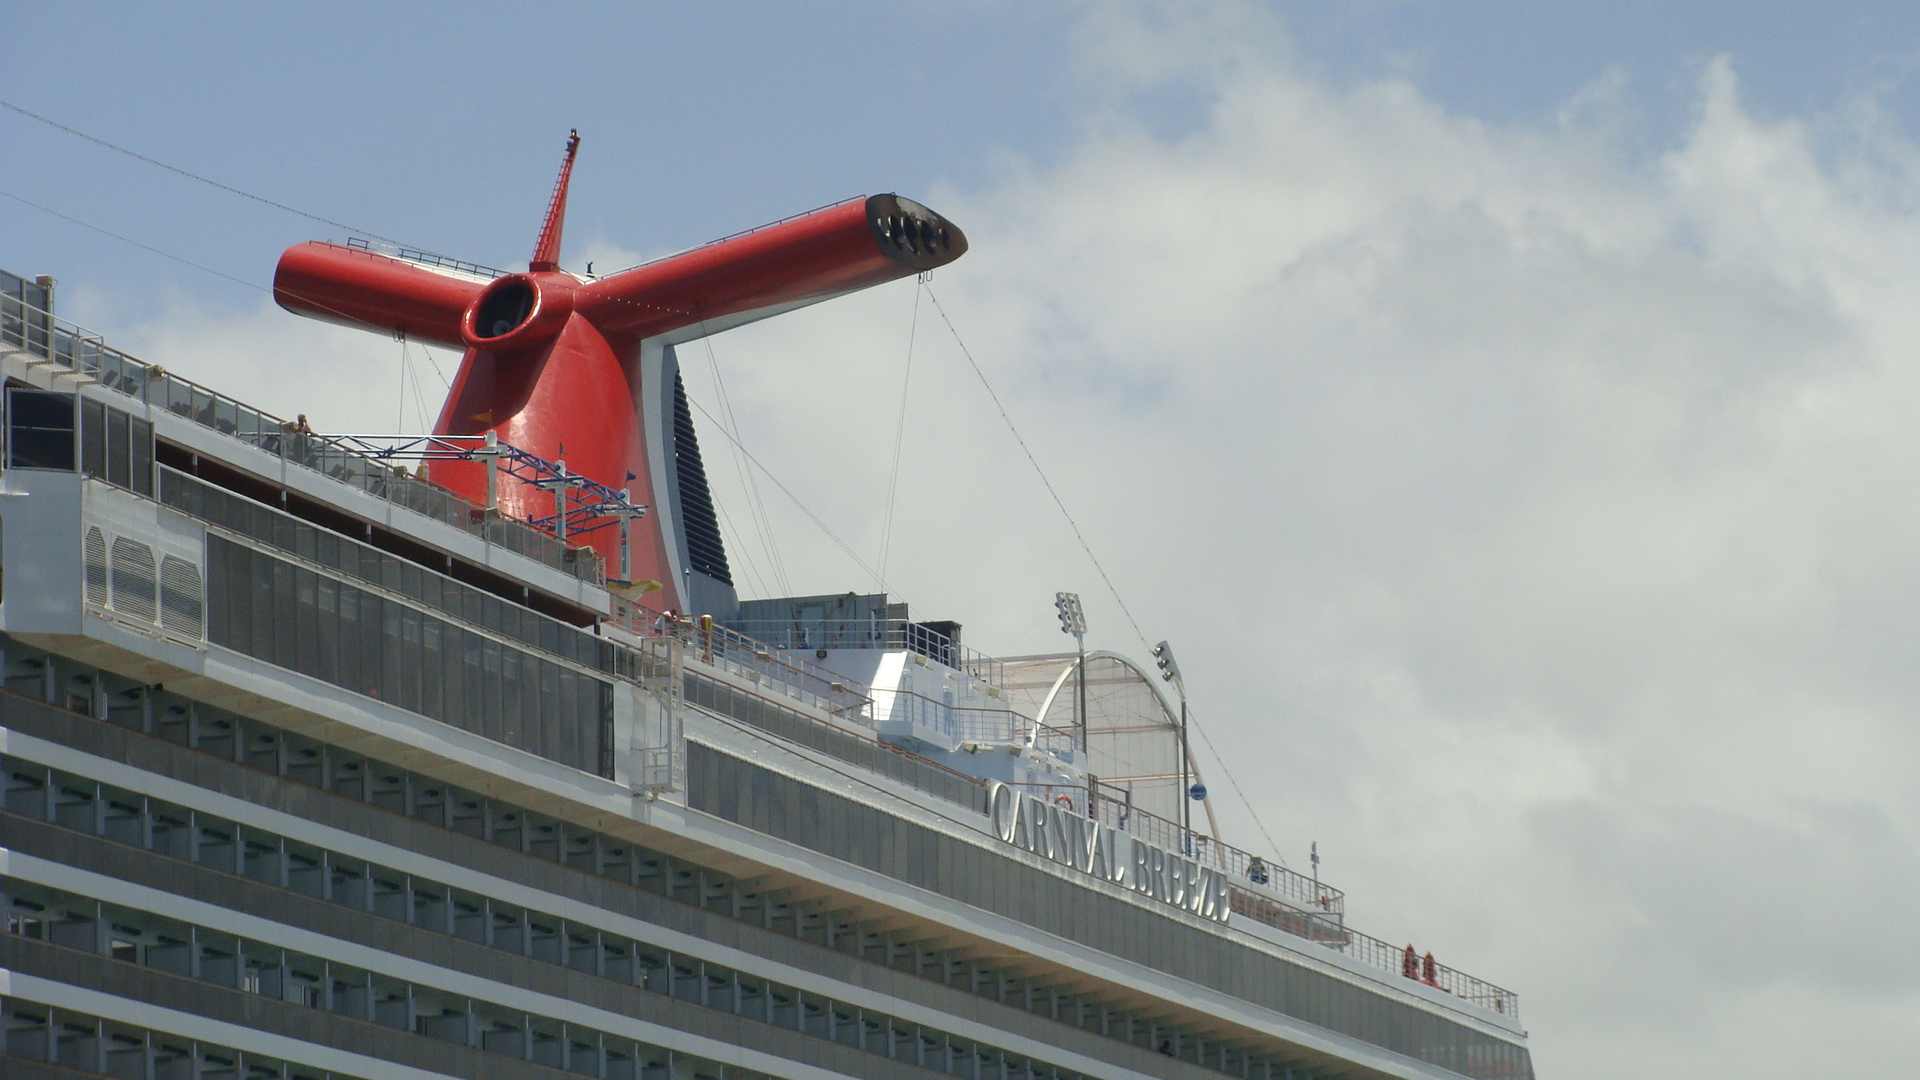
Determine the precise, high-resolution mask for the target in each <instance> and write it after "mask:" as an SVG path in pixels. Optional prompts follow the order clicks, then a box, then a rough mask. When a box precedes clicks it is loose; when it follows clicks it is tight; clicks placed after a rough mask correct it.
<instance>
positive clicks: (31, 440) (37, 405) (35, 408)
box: [7, 387, 74, 470]
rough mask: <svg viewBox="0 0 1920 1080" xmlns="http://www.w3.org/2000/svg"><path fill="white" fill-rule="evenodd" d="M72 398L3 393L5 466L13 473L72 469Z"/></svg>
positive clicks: (35, 392) (36, 392)
mask: <svg viewBox="0 0 1920 1080" xmlns="http://www.w3.org/2000/svg"><path fill="white" fill-rule="evenodd" d="M73 441H74V440H73V395H72V394H61V393H56V392H54V391H52V390H23V389H19V388H17V387H16V388H14V389H11V390H9V391H7V464H8V465H9V466H11V467H13V468H16V469H66V470H71V469H72V468H73V466H74V459H73V458H74V455H73V450H74V447H73Z"/></svg>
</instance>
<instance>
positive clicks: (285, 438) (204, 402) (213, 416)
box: [0, 292, 606, 585]
mask: <svg viewBox="0 0 1920 1080" xmlns="http://www.w3.org/2000/svg"><path fill="white" fill-rule="evenodd" d="M0 347H4V348H8V349H13V350H18V351H20V352H24V353H27V354H28V355H30V356H34V357H36V358H38V359H39V360H40V361H43V362H46V363H52V364H58V365H60V366H62V367H65V368H68V369H70V370H72V371H73V372H75V373H76V374H78V375H81V376H83V377H85V378H87V379H90V380H92V381H94V382H97V383H99V384H100V385H101V386H104V387H106V388H107V389H109V390H113V391H115V392H117V393H120V394H124V395H126V396H127V397H130V398H134V399H135V400H138V401H140V402H142V403H144V404H146V405H148V406H149V407H151V408H154V409H160V410H163V411H165V412H169V413H172V414H174V415H175V416H179V417H182V418H184V419H187V420H190V421H192V422H194V423H196V424H198V425H200V426H201V427H204V428H207V429H208V430H211V431H215V432H218V433H220V434H222V435H226V436H229V437H231V438H234V439H238V440H240V441H241V442H244V443H246V444H248V445H250V446H253V447H255V448H257V449H260V450H263V451H265V452H267V453H269V454H272V455H274V456H275V457H278V458H280V459H282V460H284V461H286V462H288V463H290V464H294V465H299V466H301V467H302V468H306V469H311V470H313V471H315V472H318V473H321V474H323V475H325V476H328V477H331V478H332V479H334V480H338V481H340V482H341V483H343V484H347V485H349V486H351V487H355V488H359V489H360V490H361V491H364V492H366V493H368V494H370V495H373V496H374V497H376V498H379V499H382V500H384V501H386V502H389V503H392V504H393V505H395V506H398V507H401V508H403V509H406V510H412V511H413V512H415V513H417V514H421V515H423V516H425V517H429V518H432V519H434V520H435V521H439V522H442V523H444V524H447V525H452V526H455V527H456V528H459V529H462V530H465V531H466V532H469V533H472V534H474V535H476V536H480V537H483V538H484V539H485V540H486V541H487V542H488V543H491V544H495V545H498V546H500V547H503V548H506V549H507V550H509V551H511V552H513V553H515V554H517V555H522V556H525V557H527V558H529V559H532V560H534V561H535V562H539V563H542V564H544V565H546V566H549V567H552V568H553V569H555V570H559V571H561V572H562V573H565V574H569V575H571V576H573V577H575V578H578V579H580V580H582V581H586V582H589V583H591V584H595V585H598V584H600V583H601V582H603V581H605V580H606V573H605V567H604V565H603V560H602V559H601V558H600V555H599V553H598V552H596V551H594V550H593V549H591V548H584V547H573V546H571V545H568V544H565V543H563V542H561V541H560V540H559V539H557V538H555V537H553V536H551V535H549V534H547V533H545V532H542V531H540V530H538V529H535V528H533V527H531V526H529V525H526V524H524V523H522V522H519V521H516V520H514V519H512V518H505V517H501V516H500V515H499V514H497V513H489V512H487V511H486V510H485V509H484V508H482V507H479V506H475V505H474V504H473V503H471V502H468V501H467V500H466V499H463V498H461V497H460V496H458V495H456V494H454V493H453V492H451V491H448V490H447V489H446V488H443V487H441V486H439V485H438V484H434V483H431V482H429V481H427V480H424V479H421V478H419V477H416V476H414V475H413V474H411V473H409V472H407V471H406V470H405V469H402V468H396V467H394V466H392V465H389V464H387V463H385V462H382V461H377V460H375V459H373V458H370V457H367V456H365V455H363V454H357V453H354V452H352V451H350V450H346V449H344V448H342V447H340V446H337V445H334V444H332V443H329V442H328V441H327V440H325V439H324V438H322V437H320V436H318V435H316V434H314V433H313V432H311V431H308V430H306V429H304V428H303V427H301V425H299V424H297V423H293V422H290V421H287V420H283V419H281V418H279V417H277V416H274V415H272V414H271V413H267V412H263V411H261V410H259V409H256V408H253V407H252V406H250V405H247V404H244V403H242V402H240V401H236V400H234V399H233V398H230V397H228V396H226V395H225V394H221V393H219V392H218V391H215V390H210V389H208V388H207V387H204V386H201V385H200V384H199V383H196V382H194V381H192V380H191V379H184V378H181V377H180V376H178V375H175V374H173V373H172V372H169V371H167V370H166V369H164V368H162V367H160V366H159V365H157V364H148V363H145V362H143V361H141V360H137V359H135V358H134V357H132V356H129V355H127V354H126V353H123V352H121V351H120V350H118V349H113V348H109V347H108V346H107V345H106V344H105V343H104V342H103V341H102V339H101V337H100V335H98V334H95V333H92V332H91V331H88V330H86V329H85V328H84V327H81V326H78V325H76V324H74V323H71V322H68V321H67V320H65V319H61V318H59V317H58V316H56V315H54V314H53V313H51V312H49V311H45V310H43V309H40V308H36V307H32V306H30V305H27V304H26V303H24V302H23V301H21V300H19V299H18V298H15V297H10V296H7V295H5V294H4V293H3V292H0ZM29 362H30V363H31V362H32V361H29Z"/></svg>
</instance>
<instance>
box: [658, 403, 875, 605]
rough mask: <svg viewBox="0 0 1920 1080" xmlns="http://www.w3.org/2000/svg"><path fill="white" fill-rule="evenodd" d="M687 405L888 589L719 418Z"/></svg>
mask: <svg viewBox="0 0 1920 1080" xmlns="http://www.w3.org/2000/svg"><path fill="white" fill-rule="evenodd" d="M687 403H688V404H689V405H692V406H693V407H694V408H696V409H699V410H700V415H702V416H704V417H706V418H707V419H708V420H711V421H713V423H714V426H715V427H718V428H720V434H722V435H725V436H726V437H727V440H728V441H729V442H731V443H733V446H734V449H736V450H738V451H740V455H741V456H742V457H744V458H746V459H747V460H748V461H750V462H752V463H753V466H754V467H755V468H757V469H759V470H760V471H761V472H762V473H764V474H766V477H767V479H768V480H770V481H772V482H773V486H774V487H777V488H779V489H780V493H781V494H782V495H785V496H786V497H787V498H789V499H792V500H793V505H795V506H797V507H799V508H800V512H801V513H803V514H805V515H807V517H808V518H809V519H810V520H812V522H813V523H814V524H815V525H818V526H819V527H820V531H821V532H823V533H825V534H826V536H827V539H829V540H831V541H833V542H834V543H835V544H836V545H838V546H839V548H840V550H841V551H844V552H846V553H847V558H849V559H852V560H853V565H855V566H857V567H859V568H860V569H862V570H864V571H866V572H867V574H868V575H869V576H870V577H872V578H873V579H874V580H875V581H879V582H880V587H881V588H882V589H886V587H887V586H886V582H885V581H884V580H883V579H881V577H880V574H879V572H878V571H876V570H875V569H874V568H873V567H872V566H869V565H867V561H866V560H865V559H862V558H861V557H860V556H859V555H858V554H856V553H855V552H854V550H853V547H852V546H851V545H849V544H848V543H847V542H846V541H845V540H842V539H840V537H839V535H838V534H837V533H835V532H834V531H833V530H832V529H830V528H828V527H827V523H826V522H825V521H822V520H821V518H820V515H818V514H816V513H814V512H813V511H812V510H810V509H808V507H807V504H806V503H803V502H801V501H800V496H798V495H795V494H794V493H793V490H792V489H791V488H789V487H787V485H785V484H783V483H781V482H780V478H779V477H777V476H775V475H773V473H772V471H771V470H769V469H768V468H767V467H766V466H765V465H762V464H761V463H760V459H759V458H757V457H754V456H753V454H752V452H751V451H749V450H748V449H747V448H746V447H745V446H742V445H741V444H740V440H738V439H735V438H734V437H733V435H732V433H730V432H728V431H727V429H726V426H725V425H724V424H722V423H721V422H720V418H719V417H717V416H715V415H713V414H712V413H710V412H708V411H707V410H706V407H705V406H703V405H701V404H700V403H699V402H697V401H694V400H693V399H692V398H688V399H687ZM888 591H889V592H891V590H888Z"/></svg>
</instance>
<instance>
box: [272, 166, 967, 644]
mask: <svg viewBox="0 0 1920 1080" xmlns="http://www.w3.org/2000/svg"><path fill="white" fill-rule="evenodd" d="M578 145H579V138H578V136H577V135H576V136H574V137H573V138H572V139H571V140H569V143H568V148H567V159H566V164H565V165H564V166H563V168H562V170H561V174H560V178H559V180H558V181H557V182H556V184H555V187H554V194H553V198H552V201H551V202H550V203H549V206H548V213H547V218H546V222H545V224H544V226H543V228H542V230H541V234H540V240H539V243H538V244H537V245H536V248H535V252H534V258H533V260H532V263H531V268H530V270H529V272H528V273H525V274H509V275H507V276H506V277H502V278H499V279H497V280H495V281H493V282H492V283H490V284H489V283H484V282H479V281H474V280H471V279H468V278H463V277H458V276H455V275H452V274H448V273H443V272H439V271H435V270H429V269H426V268H424V267H422V266H420V265H418V264H416V263H413V262H409V261H406V260H403V259H398V258H391V257H388V256H385V255H381V254H378V253H375V252H369V251H367V250H365V249H362V248H353V247H345V246H342V245H337V244H324V243H309V244H300V245H297V246H295V247H292V248H289V249H287V251H286V253H285V254H283V255H282V256H281V257H280V266H279V269H278V270H277V271H276V273H275V275H274V298H275V299H276V300H278V301H279V302H280V304H281V306H282V307H285V308H286V309H287V310H289V311H293V312H296V313H298V314H301V315H308V316H312V317H314V318H320V319H326V320H328V321H332V322H338V323H343V324H345V325H349V326H359V327H363V328H365V329H369V330H377V331H381V332H385V333H404V334H406V335H407V336H409V337H412V338H415V339H417V340H422V341H430V342H435V343H437V344H442V345H449V346H464V347H465V348H466V350H467V353H466V356H465V358H464V359H462V361H461V363H460V372H459V374H458V375H457V376H455V378H454V383H453V388H452V390H451V392H449V394H448V395H447V402H446V405H445V406H444V407H443V408H442V410H441V413H440V419H439V422H438V424H437V425H436V427H435V432H436V433H437V434H447V435H481V434H484V433H486V432H488V431H495V432H498V433H499V437H500V438H501V440H502V441H505V442H508V443H512V444H513V445H515V446H517V447H520V448H521V449H523V450H526V451H528V452H530V453H533V454H536V455H538V456H540V457H543V458H546V459H548V460H549V461H557V460H562V459H564V460H565V461H566V463H567V468H568V470H569V471H571V472H575V473H580V474H583V475H585V476H588V477H590V478H592V479H594V480H596V481H599V482H600V483H602V484H605V485H607V486H608V487H612V488H616V489H625V490H626V491H627V492H628V493H629V495H630V497H631V498H632V499H633V501H634V502H636V503H640V504H644V505H648V506H651V505H654V504H655V499H654V492H653V490H652V475H653V474H652V471H651V469H650V468H649V463H648V461H647V439H646V437H645V436H646V432H645V431H644V430H643V425H644V424H647V423H655V422H658V420H657V418H656V417H652V416H643V415H642V414H641V412H640V411H639V409H638V402H639V401H640V400H641V384H640V377H641V372H640V370H639V369H640V350H641V343H642V342H643V341H644V340H645V339H647V338H651V337H657V336H660V335H664V334H670V333H674V332H675V331H686V330H687V329H688V328H689V327H693V328H695V329H696V331H697V330H698V329H699V328H700V327H701V326H702V325H704V326H706V327H716V326H731V325H738V323H740V322H742V321H746V320H748V319H751V318H753V317H756V315H758V314H761V313H771V312H772V310H774V309H778V308H780V307H783V306H786V305H793V304H799V303H806V302H810V301H814V300H820V299H825V298H827V297H830V296H834V295H838V294H840V293H844V292H850V291H853V290H855V289H863V288H866V287H868V286H870V285H877V284H879V283H881V282H885V281H891V280H894V279H896V278H901V277H905V276H907V275H909V274H913V273H916V272H918V271H921V270H929V269H932V268H934V267H936V266H942V265H945V264H946V263H949V262H951V261H953V260H954V259H956V258H959V257H960V255H961V254H963V253H964V252H965V251H966V238H965V237H964V236H963V235H961V233H960V230H959V229H958V228H956V227H954V226H953V225H952V224H951V223H949V222H947V221H945V219H942V218H940V217H939V216H938V215H936V214H934V213H933V212H932V211H930V210H927V209H926V208H924V207H921V206H919V205H918V204H915V203H912V202H909V201H907V200H903V199H896V198H895V197H894V196H890V195H877V196H872V197H870V198H865V199H856V200H851V201H848V202H845V203H841V204H838V205H836V206H831V207H828V208H826V209H823V210H817V211H814V212H812V213H809V214H803V215H801V216H799V217H796V218H791V219H788V220H786V221H782V222H779V223H777V224H774V225H770V226H767V227H765V228H762V229H756V230H754V231H752V232H748V233H744V234H741V235H738V236H733V237H729V238H727V239H725V240H721V241H717V242H715V243H712V244H708V245H706V246H705V247H701V248H696V249H694V250H692V251H689V252H685V253H683V254H680V255H675V256H671V257H669V258H665V259H661V260H658V261H656V262H652V263H648V264H646V265H644V266H639V267H635V268H634V269H632V270H628V271H626V272H624V273H620V274H616V275H614V276H612V277H608V278H602V279H599V280H593V281H585V282H583V281H581V280H580V279H579V278H576V277H574V276H573V275H572V274H568V273H566V272H565V271H562V270H560V269H558V261H559V260H558V255H559V243H560V233H561V228H562V224H563V220H564V216H565V213H566V198H567V184H568V179H569V177H570V175H571V172H572V168H573V159H574V156H575V154H576V152H577V150H578ZM903 236H904V237H905V238H906V239H904V240H903V239H902V237H903ZM523 300H528V301H531V302H530V303H523V302H522V301H523ZM502 330H503V331H504V332H500V331H502ZM680 336H682V337H685V336H695V337H697V336H699V333H697V332H696V333H693V334H691V335H688V334H682V335H680ZM429 470H430V472H429V475H431V476H432V478H433V479H434V480H435V481H436V482H438V483H440V484H443V485H445V486H446V487H448V488H450V489H452V490H454V491H456V492H458V493H460V494H461V495H463V496H465V497H467V498H468V499H470V500H472V501H474V502H475V503H484V501H485V497H486V478H485V472H484V471H483V469H482V468H481V467H480V466H478V465H475V464H472V463H467V462H434V463H432V464H431V465H430V466H429ZM629 477H631V479H629ZM500 503H501V507H502V509H503V510H504V511H505V512H507V513H509V514H512V515H514V516H517V517H537V516H543V515H546V514H550V513H552V496H551V495H550V494H547V493H544V492H541V491H538V490H537V489H533V488H529V487H523V486H520V485H517V484H503V485H502V487H501V491H500ZM587 539H588V540H589V541H590V542H592V543H593V544H594V546H595V547H596V548H598V549H599V550H600V552H601V554H603V555H605V556H606V557H607V560H608V566H609V568H610V576H617V568H618V566H619V562H618V559H619V545H620V541H619V536H618V532H617V530H615V529H611V528H609V529H602V530H600V531H598V532H595V533H592V534H590V535H589V536H588V537H587ZM667 542H668V541H667V538H666V537H665V536H664V535H662V530H661V523H660V520H659V518H658V516H657V515H648V516H647V517H646V518H645V519H643V520H642V521H640V522H638V523H636V525H635V527H634V544H633V550H632V575H631V576H632V577H633V579H635V580H641V579H652V580H655V581H659V582H661V583H662V584H663V585H664V587H665V595H664V596H658V597H654V598H652V600H651V602H652V603H653V604H656V605H658V606H662V607H670V608H675V609H679V608H680V607H681V606H682V597H681V596H680V595H679V593H680V588H679V583H678V582H676V581H673V580H672V574H671V573H670V571H669V570H668V562H667V557H666V545H667Z"/></svg>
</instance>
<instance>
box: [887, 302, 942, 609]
mask: <svg viewBox="0 0 1920 1080" xmlns="http://www.w3.org/2000/svg"><path fill="white" fill-rule="evenodd" d="M932 278H933V273H932V271H927V272H925V273H922V274H921V275H920V276H919V278H918V279H917V280H916V282H915V284H914V288H913V321H912V322H911V323H909V324H908V325H907V367H906V370H905V371H904V372H902V373H901V375H900V415H899V416H898V417H897V418H895V420H894V424H893V471H892V473H890V474H889V475H888V476H887V509H886V513H885V514H884V515H883V516H882V518H881V523H880V576H881V577H885V576H886V575H887V556H888V554H889V553H890V552H891V551H892V550H893V507H894V500H895V496H896V493H897V492H898V491H899V489H900V448H901V447H902V446H903V445H905V443H906V439H907V390H908V388H909V387H910V386H911V385H912V384H913V342H914V338H915V337H916V336H917V335H918V334H919V330H920V293H921V292H922V290H923V288H924V286H925V285H926V284H927V283H928V282H929V281H931V280H932ZM876 580H878V579H876Z"/></svg>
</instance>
